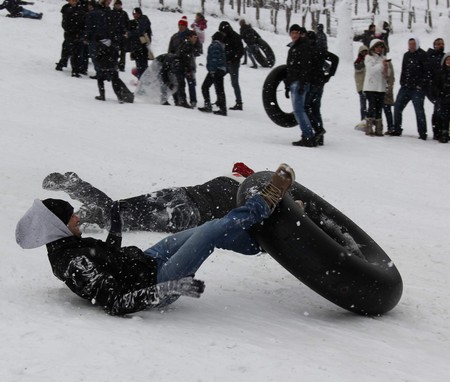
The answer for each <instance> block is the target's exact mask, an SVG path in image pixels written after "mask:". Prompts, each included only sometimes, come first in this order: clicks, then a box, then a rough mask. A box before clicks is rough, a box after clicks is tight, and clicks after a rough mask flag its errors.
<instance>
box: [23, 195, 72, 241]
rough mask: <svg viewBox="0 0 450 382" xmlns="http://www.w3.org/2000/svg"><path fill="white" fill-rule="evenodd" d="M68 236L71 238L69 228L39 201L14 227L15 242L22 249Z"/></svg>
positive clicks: (35, 202) (37, 200)
mask: <svg viewBox="0 0 450 382" xmlns="http://www.w3.org/2000/svg"><path fill="white" fill-rule="evenodd" d="M68 236H73V234H72V232H70V230H69V228H67V226H66V225H65V224H64V223H63V222H62V221H61V219H59V218H58V217H57V216H56V215H55V214H54V213H53V212H51V211H50V210H49V209H48V208H47V207H45V205H44V204H43V203H42V201H40V200H39V199H36V200H35V201H34V203H33V205H32V206H31V208H30V209H29V210H28V211H27V212H26V213H25V215H24V216H23V217H22V218H21V219H20V220H19V222H18V223H17V226H16V242H17V244H19V245H20V246H21V247H22V248H24V249H32V248H37V247H40V246H41V245H44V244H48V243H51V242H52V241H55V240H59V239H62V238H64V237H68Z"/></svg>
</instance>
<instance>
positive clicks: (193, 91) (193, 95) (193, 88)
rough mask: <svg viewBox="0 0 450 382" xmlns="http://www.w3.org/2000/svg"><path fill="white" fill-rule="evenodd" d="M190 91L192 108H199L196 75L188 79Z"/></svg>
mask: <svg viewBox="0 0 450 382" xmlns="http://www.w3.org/2000/svg"><path fill="white" fill-rule="evenodd" d="M186 79H187V83H188V90H189V103H190V104H191V106H192V107H195V106H197V81H196V79H195V73H193V74H192V76H191V77H189V78H186Z"/></svg>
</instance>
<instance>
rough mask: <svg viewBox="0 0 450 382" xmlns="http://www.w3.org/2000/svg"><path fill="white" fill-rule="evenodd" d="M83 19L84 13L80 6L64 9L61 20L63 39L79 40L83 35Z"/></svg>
mask: <svg viewBox="0 0 450 382" xmlns="http://www.w3.org/2000/svg"><path fill="white" fill-rule="evenodd" d="M61 11H62V10H61ZM85 18H86V13H85V11H84V10H83V9H82V8H81V7H80V6H78V5H76V6H74V7H68V8H66V9H65V10H64V12H63V19H62V27H63V29H64V36H65V38H69V39H81V38H82V36H83V33H84V27H85Z"/></svg>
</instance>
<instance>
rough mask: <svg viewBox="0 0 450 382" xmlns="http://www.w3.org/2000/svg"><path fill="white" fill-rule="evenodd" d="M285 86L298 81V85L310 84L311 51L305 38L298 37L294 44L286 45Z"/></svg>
mask: <svg viewBox="0 0 450 382" xmlns="http://www.w3.org/2000/svg"><path fill="white" fill-rule="evenodd" d="M288 46H289V47H290V48H289V52H288V57H287V61H286V64H287V73H286V80H285V83H286V85H290V84H291V83H292V82H294V81H297V80H298V81H300V85H304V84H306V83H310V82H311V67H312V61H313V57H312V50H311V44H310V42H309V40H308V38H306V37H303V38H302V37H300V38H299V39H298V40H297V41H296V42H295V43H290V44H289V45H288Z"/></svg>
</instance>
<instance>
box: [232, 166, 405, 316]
mask: <svg viewBox="0 0 450 382" xmlns="http://www.w3.org/2000/svg"><path fill="white" fill-rule="evenodd" d="M270 177H271V172H269V171H265V172H259V173H256V174H253V175H252V176H250V177H248V178H247V179H246V180H245V181H244V182H243V183H242V185H241V186H240V188H239V191H238V205H242V204H243V203H244V202H245V200H246V199H247V198H248V197H249V196H250V195H252V194H253V193H255V192H257V190H260V189H261V188H262V187H263V186H264V185H265V184H267V183H268V182H269V181H270ZM294 199H295V200H302V202H303V203H304V204H305V208H304V209H302V208H301V207H299V206H298V204H297V203H295V201H294ZM251 232H252V235H254V236H255V238H256V240H257V241H258V243H259V244H260V245H261V246H262V248H263V249H264V250H265V251H266V252H267V253H269V254H270V255H271V256H272V257H273V258H274V259H275V260H276V261H278V262H279V263H280V264H281V265H282V266H283V267H284V268H286V270H288V271H289V272H290V273H291V274H293V275H294V276H295V277H297V278H298V279H299V280H300V281H301V282H303V283H304V284H305V285H307V286H308V287H310V288H311V289H312V290H314V291H315V292H317V293H318V294H320V295H321V296H323V297H325V298H326V299H328V300H329V301H331V302H333V303H335V304H336V305H338V306H340V307H342V308H344V309H347V310H349V311H351V312H355V313H358V314H362V315H380V314H384V313H386V312H388V311H389V310H391V309H393V308H394V307H395V306H396V305H397V303H398V302H399V300H400V298H401V295H402V291H403V282H402V278H401V276H400V273H399V272H398V270H397V268H396V267H395V265H394V264H393V262H392V260H391V259H390V258H389V257H388V255H387V254H386V253H385V252H384V251H383V249H382V248H381V247H380V246H379V245H378V244H377V243H376V242H375V241H374V240H373V239H372V238H371V237H370V236H369V235H368V234H367V233H366V232H364V231H363V230H362V229H361V228H360V227H358V226H357V225H356V224H355V223H354V222H353V221H352V220H350V219H349V218H348V217H347V216H345V215H344V214H343V213H342V212H340V211H339V210H337V209H336V208H335V207H333V206H332V205H331V204H329V203H328V202H326V201H325V200H324V199H322V198H321V197H320V196H318V195H317V194H315V193H314V192H312V191H311V190H309V189H307V188H306V187H304V186H302V185H300V184H299V183H295V184H294V186H293V187H292V189H291V190H290V195H286V196H285V197H284V199H283V200H282V202H281V203H280V204H279V206H278V207H277V208H276V210H275V211H274V212H273V213H272V215H271V216H270V218H269V219H267V220H266V221H265V222H264V224H263V225H258V226H256V227H254V228H252V231H251Z"/></svg>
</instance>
